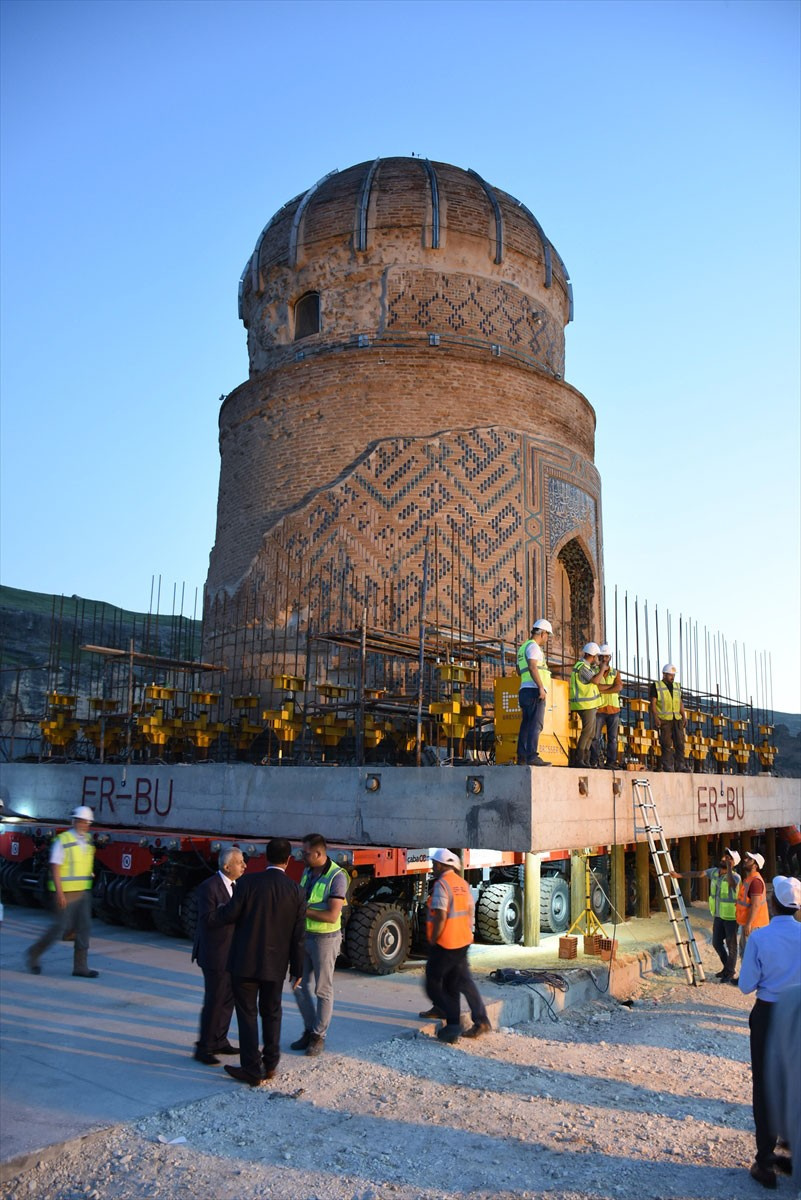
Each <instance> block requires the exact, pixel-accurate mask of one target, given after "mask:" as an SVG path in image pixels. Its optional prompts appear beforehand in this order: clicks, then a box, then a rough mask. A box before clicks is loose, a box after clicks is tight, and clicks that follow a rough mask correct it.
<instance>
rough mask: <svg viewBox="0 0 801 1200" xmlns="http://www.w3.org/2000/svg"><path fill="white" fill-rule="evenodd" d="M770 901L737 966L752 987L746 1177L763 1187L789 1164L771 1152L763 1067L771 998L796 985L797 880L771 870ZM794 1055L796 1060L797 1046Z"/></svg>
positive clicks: (800, 952)
mask: <svg viewBox="0 0 801 1200" xmlns="http://www.w3.org/2000/svg"><path fill="white" fill-rule="evenodd" d="M770 903H771V910H772V912H773V920H772V921H771V922H770V924H769V925H767V926H763V928H761V929H755V930H754V931H753V932H752V934H751V936H750V937H749V939H748V941H747V943H746V947H745V954H744V955H743V962H742V966H741V967H740V991H741V992H745V994H746V995H748V993H749V992H753V991H756V1001H755V1003H754V1007H753V1008H752V1009H751V1015H750V1016H749V1018H748V1025H749V1028H750V1030H751V1074H752V1082H753V1107H754V1132H755V1134H756V1160H755V1162H754V1164H753V1166H752V1167H751V1178H752V1179H755V1180H756V1181H757V1183H761V1184H762V1186H763V1187H766V1188H775V1187H776V1175H775V1171H776V1170H777V1169H778V1170H781V1171H786V1172H787V1174H789V1173H790V1171H791V1170H792V1164H791V1163H790V1161H789V1160H788V1159H787V1158H786V1157H783V1156H780V1155H777V1154H776V1153H775V1150H776V1135H777V1131H776V1128H775V1125H774V1122H773V1120H772V1118H771V1113H770V1109H769V1097H768V1092H769V1089H770V1085H771V1080H770V1079H769V1078H768V1076H767V1072H766V1070H765V1050H766V1045H767V1040H768V1031H769V1029H770V1026H771V1021H772V1018H773V1009H774V1005H775V1003H776V1001H777V1000H778V999H779V997H780V996H781V994H782V992H784V991H786V990H787V989H788V988H793V987H798V986H799V984H801V923H799V922H798V921H797V920H796V919H795V918H796V914H797V912H798V910H799V909H801V880H799V879H791V878H789V877H788V876H786V875H777V876H776V877H775V879H774V880H773V896H772V897H771V902H770ZM794 1057H795V1058H796V1059H797V1047H796V1048H795V1051H794ZM797 1065H798V1064H797V1061H796V1067H797ZM792 1150H793V1153H794V1154H799V1153H801V1146H793V1147H792Z"/></svg>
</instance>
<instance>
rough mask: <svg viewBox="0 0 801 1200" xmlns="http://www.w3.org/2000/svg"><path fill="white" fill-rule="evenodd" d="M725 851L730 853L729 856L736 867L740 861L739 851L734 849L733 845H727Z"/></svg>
mask: <svg viewBox="0 0 801 1200" xmlns="http://www.w3.org/2000/svg"><path fill="white" fill-rule="evenodd" d="M723 853H724V854H728V856H729V858H730V859H731V865H732V866H733V867H736V866H737V864H738V862H739V861H740V855H739V853H738V852H737V851H736V850H732V848H731V846H726V848H725V849H724V851H723Z"/></svg>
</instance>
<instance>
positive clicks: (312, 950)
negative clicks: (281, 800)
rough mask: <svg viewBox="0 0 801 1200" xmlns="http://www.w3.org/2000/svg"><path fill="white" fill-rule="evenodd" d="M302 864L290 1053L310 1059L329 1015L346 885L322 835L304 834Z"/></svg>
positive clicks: (318, 1050) (321, 1040)
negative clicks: (299, 1027) (297, 1020)
mask: <svg viewBox="0 0 801 1200" xmlns="http://www.w3.org/2000/svg"><path fill="white" fill-rule="evenodd" d="M303 861H304V862H305V864H306V867H305V869H304V871H303V874H302V875H301V877H300V887H301V891H302V892H303V894H304V895H305V897H306V946H305V949H304V952H303V975H302V977H301V981H300V984H299V986H298V987H296V988H295V990H294V996H295V1000H296V1001H297V1005H298V1008H299V1009H300V1015H301V1016H302V1017H303V1026H304V1028H303V1033H302V1035H301V1036H300V1037H299V1038H298V1039H297V1041H295V1042H292V1043H290V1044H291V1048H292V1049H293V1050H303V1051H305V1053H306V1054H307V1055H309V1056H310V1057H315V1056H316V1055H318V1054H322V1052H323V1050H324V1049H325V1038H326V1034H327V1033H328V1026H329V1025H330V1024H331V1017H332V1016H333V1013H334V967H335V965H336V961H337V956H338V955H339V951H340V948H341V946H342V909H343V908H344V907H345V903H346V901H347V896H348V883H349V880H348V876H347V875H346V873H345V872H344V871H343V870H342V868H341V867H338V866H337V865H336V863H335V862H334V861H333V860H332V859H331V858H329V856H328V847H327V845H326V841H325V838H324V837H323V836H322V834H319V833H308V834H307V835H306V837H305V838H304V839H303ZM312 989H313V991H314V994H312Z"/></svg>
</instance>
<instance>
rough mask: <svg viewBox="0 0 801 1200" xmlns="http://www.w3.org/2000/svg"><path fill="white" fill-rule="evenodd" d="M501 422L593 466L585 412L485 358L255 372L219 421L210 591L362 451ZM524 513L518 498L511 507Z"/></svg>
mask: <svg viewBox="0 0 801 1200" xmlns="http://www.w3.org/2000/svg"><path fill="white" fill-rule="evenodd" d="M488 424H493V425H499V426H501V427H502V428H504V429H507V430H509V431H511V432H514V433H516V434H527V435H530V436H536V437H539V438H546V439H550V440H551V441H553V442H555V443H556V444H557V445H558V446H560V447H563V448H565V449H566V450H568V451H570V452H571V454H573V455H574V456H575V457H576V458H577V460H580V461H586V462H589V463H592V458H593V447H594V433H595V414H594V412H593V410H592V408H591V407H590V405H589V404H588V403H587V401H586V400H585V399H584V397H583V396H582V395H581V394H580V393H579V392H577V391H575V389H573V388H571V387H570V386H569V385H568V384H565V383H564V382H561V381H557V380H554V379H549V378H547V377H545V376H543V375H541V374H540V373H537V372H535V371H533V370H531V369H528V368H524V367H521V366H519V365H516V364H514V363H512V362H509V361H508V360H505V359H504V358H503V357H501V358H493V357H492V356H491V355H490V354H489V353H488V352H487V351H481V350H478V349H469V348H463V347H462V348H458V349H450V348H448V347H447V346H442V345H440V346H438V347H429V346H428V345H427V344H426V345H419V346H417V347H408V348H403V347H390V346H387V347H386V348H384V347H382V346H381V345H380V343H378V344H374V345H372V346H371V347H369V348H368V349H364V350H359V349H355V348H353V349H348V350H343V351H341V352H339V353H331V354H328V355H321V356H320V357H318V358H314V359H308V360H304V361H302V362H294V361H293V362H291V363H287V364H286V365H285V366H284V367H281V368H278V369H277V370H275V371H272V372H268V373H265V374H263V375H261V376H259V377H258V379H255V380H252V381H250V382H248V383H246V384H243V385H242V386H241V387H239V388H237V390H236V391H235V392H233V393H231V395H230V396H229V397H228V399H227V400H226V402H225V404H224V405H223V409H222V412H221V414H220V454H221V459H222V465H221V472H220V493H219V500H218V508H217V535H216V542H215V547H214V550H213V552H212V557H211V565H210V570H209V587H211V588H212V589H216V588H219V587H224V586H228V587H230V586H231V585H234V584H235V583H236V582H237V581H238V580H239V578H241V576H242V575H243V574H244V573H245V572H246V571H247V569H248V566H249V564H250V562H251V560H252V558H253V556H254V555H255V554H256V552H257V550H258V547H259V545H260V543H261V539H262V537H263V535H264V534H265V533H266V532H268V530H269V529H270V528H271V527H272V525H273V524H274V523H275V522H276V521H277V520H278V519H279V518H280V517H281V516H282V515H284V514H285V513H286V512H287V511H289V510H290V509H292V508H293V507H294V506H295V505H298V504H300V503H301V501H302V500H303V499H304V498H305V497H307V496H308V495H309V494H310V493H312V492H314V491H316V490H317V489H319V488H322V487H327V486H330V485H331V484H332V483H333V481H334V480H336V479H337V477H338V476H339V475H340V474H341V473H342V472H343V471H348V470H351V469H352V468H353V466H354V464H355V463H356V462H357V460H358V459H359V458H360V457H361V456H362V455H364V454H365V453H366V452H367V451H368V449H369V446H370V444H371V443H373V442H375V441H378V440H380V439H385V438H396V437H414V436H417V437H431V436H434V435H436V434H438V433H440V432H442V431H448V430H452V429H461V430H466V431H467V430H471V429H479V428H482V427H485V426H487V425H488ZM517 502H518V507H519V508H520V510H521V511H522V510H523V507H524V502H523V497H522V495H520V496H518V499H517Z"/></svg>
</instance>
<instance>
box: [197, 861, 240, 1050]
mask: <svg viewBox="0 0 801 1200" xmlns="http://www.w3.org/2000/svg"><path fill="white" fill-rule="evenodd" d="M217 862H218V866H219V870H218V871H217V872H216V874H214V875H212V876H210V878H209V879H205V880H204V881H203V883H201V884H200V886H199V888H198V889H197V926H196V928H195V944H194V946H193V947H192V962H195V960H197V964H198V966H199V967H200V968H201V970H202V971H203V985H204V992H203V1008H202V1009H201V1012H200V1034H199V1036H198V1040H197V1043H196V1045H195V1055H194V1056H195V1058H196V1059H197V1061H198V1062H202V1063H206V1064H207V1065H208V1066H217V1064H218V1063H219V1061H220V1060H219V1058H217V1055H218V1054H236V1053H237V1047H236V1046H232V1045H231V1043H230V1042H229V1041H228V1026H229V1025H230V1024H231V1014H232V1012H233V1011H234V992H233V988H232V986H231V976H230V974H229V973H228V955H229V953H230V951H231V941H232V939H233V935H234V931H233V928H232V927H231V926H230V925H220V926H216V927H213V928H212V927H210V926H209V916H210V915H211V913H213V912H214V911H215V909H217V908H219V907H220V905H221V904H227V902H228V901H229V900H230V899H231V896H232V895H233V887H234V884H235V883H236V881H237V879H239V878H240V876H241V875H244V873H245V860H244V858H243V857H242V851H241V850H239V849H238V848H237V847H235V846H233V847H230V848H229V849H227V850H222V851H220V855H219V858H218V860H217Z"/></svg>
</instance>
